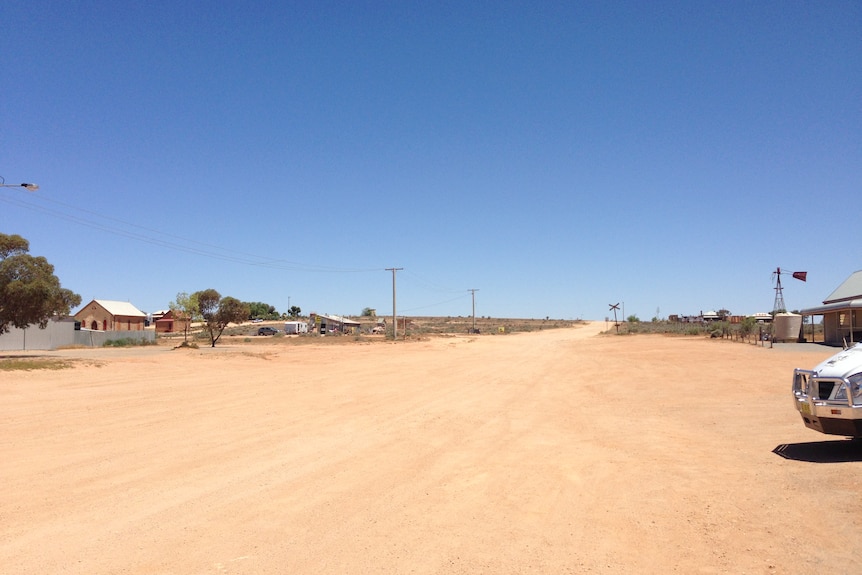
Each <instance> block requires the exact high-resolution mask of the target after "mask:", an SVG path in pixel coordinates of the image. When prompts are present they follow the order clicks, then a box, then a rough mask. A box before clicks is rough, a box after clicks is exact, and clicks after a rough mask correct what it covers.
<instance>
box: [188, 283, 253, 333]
mask: <svg viewBox="0 0 862 575" xmlns="http://www.w3.org/2000/svg"><path fill="white" fill-rule="evenodd" d="M192 297H195V298H197V301H198V310H199V311H200V314H201V317H203V320H204V323H205V326H206V329H207V331H208V332H209V334H210V341H211V342H212V347H215V345H216V342H217V341H218V340H219V338H220V337H221V334H222V333H223V332H224V330H225V328H226V327H227V326H228V324H229V323H241V322H243V321H245V320H246V319H248V314H249V309H248V304H245V303H243V302H241V301H239V300H238V299H236V298H233V297H230V296H225V297H221V294H220V293H218V292H217V291H216V290H214V289H205V290H202V291H199V292H195V293H194V294H192Z"/></svg>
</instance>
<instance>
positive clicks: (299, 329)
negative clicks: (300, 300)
mask: <svg viewBox="0 0 862 575" xmlns="http://www.w3.org/2000/svg"><path fill="white" fill-rule="evenodd" d="M284 333H285V334H291V333H308V323H307V322H304V321H287V322H284Z"/></svg>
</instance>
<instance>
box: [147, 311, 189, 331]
mask: <svg viewBox="0 0 862 575" xmlns="http://www.w3.org/2000/svg"><path fill="white" fill-rule="evenodd" d="M155 317H156V314H153V318H155ZM190 323H191V322H190V321H189V318H188V317H187V316H185V315H183V312H181V311H179V310H177V311H174V310H172V309H171V310H168V311H167V312H165V313H162V314H161V315H160V317H159V319H157V320H155V324H156V333H184V332H185V331H186V330H188V328H189V325H190Z"/></svg>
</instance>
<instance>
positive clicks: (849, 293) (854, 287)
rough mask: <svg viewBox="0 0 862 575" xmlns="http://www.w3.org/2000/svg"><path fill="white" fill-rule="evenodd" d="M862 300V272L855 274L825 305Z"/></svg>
mask: <svg viewBox="0 0 862 575" xmlns="http://www.w3.org/2000/svg"><path fill="white" fill-rule="evenodd" d="M859 298H862V270H860V271H856V272H853V273H852V274H850V277H849V278H847V279H846V280H844V283H842V284H841V285H840V286H838V287H837V288H835V291H834V292H832V293H831V294H829V297H827V298H826V299H825V300H823V303H824V304H831V303H836V302H840V301H847V300H854V299H859Z"/></svg>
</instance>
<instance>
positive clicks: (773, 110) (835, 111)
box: [0, 0, 862, 319]
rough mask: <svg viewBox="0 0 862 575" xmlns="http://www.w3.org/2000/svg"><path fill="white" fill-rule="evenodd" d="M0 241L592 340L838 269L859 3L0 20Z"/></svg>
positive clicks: (94, 274) (186, 9) (343, 309)
mask: <svg viewBox="0 0 862 575" xmlns="http://www.w3.org/2000/svg"><path fill="white" fill-rule="evenodd" d="M0 21H2V22H3V29H4V30H3V34H2V35H0V48H2V50H0V62H2V71H3V76H2V79H3V84H4V87H3V96H2V98H0V138H2V140H0V141H2V155H0V158H2V160H1V161H0V175H2V176H3V177H4V178H5V179H6V182H7V183H18V182H29V181H33V182H36V183H38V184H39V185H40V186H41V189H40V190H39V191H38V192H36V193H33V194H28V193H26V192H23V191H20V190H14V189H3V190H0V232H3V233H17V234H20V235H22V236H24V237H25V238H27V239H28V240H29V241H30V247H31V253H33V254H34V255H42V256H45V257H47V258H48V260H49V261H50V262H51V263H53V264H54V265H55V268H56V273H57V275H58V276H59V277H60V280H61V282H62V283H63V286H64V287H67V288H69V289H72V290H73V291H75V292H77V293H79V294H80V295H81V297H82V298H83V300H84V302H83V303H86V302H87V301H89V300H90V299H93V298H99V299H114V300H123V301H126V300H128V301H131V302H132V303H133V304H135V305H136V306H137V307H138V308H140V309H141V310H143V311H146V312H150V311H154V310H157V309H163V308H166V307H167V305H168V303H169V302H170V301H171V300H173V299H175V297H176V294H177V293H178V292H189V293H190V292H194V291H197V290H200V289H206V288H215V289H217V290H218V291H219V292H220V293H221V294H222V295H231V296H234V297H237V298H239V299H241V300H243V301H263V302H266V303H269V304H272V305H274V306H276V308H277V309H278V310H279V311H286V310H287V308H288V303H290V305H298V306H300V307H301V308H302V310H303V312H304V313H308V312H311V311H317V312H319V313H333V314H358V313H359V312H360V311H361V310H362V309H363V308H364V307H374V308H377V310H378V312H379V313H381V314H388V313H391V309H392V274H391V273H390V272H387V271H384V269H385V268H391V267H399V268H404V269H403V271H400V272H398V274H397V289H398V311H399V315H400V314H401V313H403V314H405V315H442V316H446V315H452V316H458V315H463V316H467V315H470V313H471V298H470V293H469V292H468V290H469V289H478V290H479V291H478V292H476V314H477V315H480V316H492V317H525V318H528V317H545V316H550V317H552V318H564V319H570V318H585V319H604V318H605V317H607V316H608V315H609V311H608V305H609V304H610V303H616V302H620V301H622V302H625V311H626V314H627V315H630V314H637V315H638V316H639V317H640V318H641V319H650V318H652V317H653V316H655V315H656V314H658V315H659V316H662V317H666V316H667V315H670V314H696V313H698V312H699V311H701V310H704V311H706V310H709V309H718V308H726V309H729V310H730V311H731V312H733V313H736V314H749V313H754V312H759V311H771V309H772V303H773V298H774V291H773V289H772V288H773V284H772V279H771V273H770V272H771V271H772V270H774V269H775V268H776V267H779V266H780V267H782V268H784V269H787V270H789V271H797V270H799V271H802V270H804V271H807V272H809V276H808V277H809V281H808V282H807V283H802V282H799V281H796V280H792V279H790V278H789V276H788V277H787V278H785V279H784V285H785V291H784V297H785V301H786V302H787V306H788V308H790V309H798V308H803V307H808V306H812V305H817V304H819V303H820V301H821V300H823V299H824V298H825V297H826V296H827V295H829V293H830V292H831V291H832V290H833V289H834V288H835V287H837V286H838V284H840V283H841V282H842V281H843V280H844V279H845V278H846V277H847V276H849V275H850V274H851V273H852V272H853V271H856V270H858V269H862V250H860V248H859V221H860V211H859V206H860V200H862V3H860V2H859V1H846V2H844V1H817V2H814V1H811V2H796V1H780V2H749V1H745V2H733V1H727V2H696V1H691V0H684V1H680V2H639V1H636V2H604V1H602V2H590V3H584V2H543V3H542V2H540V3H536V2H466V3H465V2H451V3H446V2H432V3H425V2H423V3H407V2H374V3H364V2H254V1H245V2H231V3H227V2H182V1H170V2H144V3H131V4H130V3H126V2H99V1H93V2H57V1H48V2H45V1H39V0H27V1H20V0H7V1H6V2H3V3H2V6H0Z"/></svg>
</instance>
